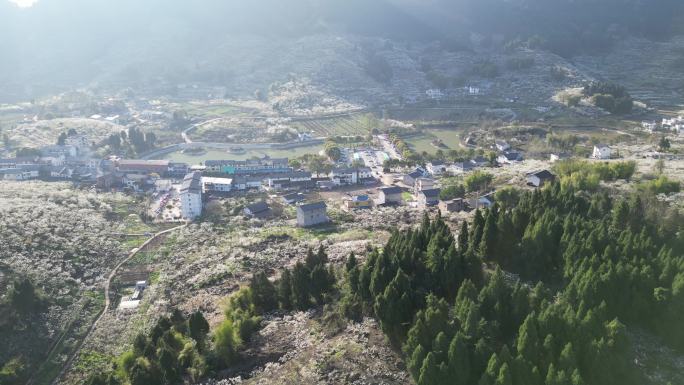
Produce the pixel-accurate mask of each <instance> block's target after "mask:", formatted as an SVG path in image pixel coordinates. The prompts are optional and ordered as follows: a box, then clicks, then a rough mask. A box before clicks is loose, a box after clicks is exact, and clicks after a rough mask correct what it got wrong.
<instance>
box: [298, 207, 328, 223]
mask: <svg viewBox="0 0 684 385" xmlns="http://www.w3.org/2000/svg"><path fill="white" fill-rule="evenodd" d="M327 208H328V207H327V206H326V204H325V202H322V201H321V202H314V203H306V204H303V205H299V206H297V226H299V227H311V226H316V225H320V224H323V223H328V222H329V221H330V219H328V215H327Z"/></svg>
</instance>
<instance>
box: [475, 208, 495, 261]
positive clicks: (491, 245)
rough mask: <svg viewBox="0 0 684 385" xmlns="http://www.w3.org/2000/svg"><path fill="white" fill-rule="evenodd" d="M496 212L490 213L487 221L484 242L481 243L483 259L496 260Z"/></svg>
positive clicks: (483, 235)
mask: <svg viewBox="0 0 684 385" xmlns="http://www.w3.org/2000/svg"><path fill="white" fill-rule="evenodd" d="M493 212H494V211H491V210H490V211H489V213H488V214H487V219H486V220H485V224H484V230H483V231H482V241H481V242H480V248H479V251H480V256H482V258H483V259H490V260H496V257H497V256H498V255H496V244H497V242H498V239H497V228H496V220H497V219H496V216H495V215H494V214H493Z"/></svg>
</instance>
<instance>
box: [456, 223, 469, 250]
mask: <svg viewBox="0 0 684 385" xmlns="http://www.w3.org/2000/svg"><path fill="white" fill-rule="evenodd" d="M466 250H468V222H466V221H463V223H461V231H460V232H459V233H458V251H460V252H461V253H465V251H466Z"/></svg>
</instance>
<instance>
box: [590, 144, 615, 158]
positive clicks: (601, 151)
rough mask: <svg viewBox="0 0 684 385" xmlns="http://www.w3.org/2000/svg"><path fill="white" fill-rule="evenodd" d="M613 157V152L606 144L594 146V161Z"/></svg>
mask: <svg viewBox="0 0 684 385" xmlns="http://www.w3.org/2000/svg"><path fill="white" fill-rule="evenodd" d="M611 155H612V150H611V149H610V147H608V145H605V144H597V145H596V146H594V151H593V152H592V153H591V157H592V158H593V159H610V156H611Z"/></svg>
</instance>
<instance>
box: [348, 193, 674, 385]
mask: <svg viewBox="0 0 684 385" xmlns="http://www.w3.org/2000/svg"><path fill="white" fill-rule="evenodd" d="M644 210H645V208H644V207H643V205H642V202H641V201H640V198H639V197H638V196H636V195H635V196H633V197H632V198H630V199H628V200H622V199H618V200H614V199H611V198H610V197H609V196H608V195H606V194H604V193H596V194H592V195H586V194H578V193H577V192H576V191H574V190H572V189H570V188H567V189H561V188H560V185H559V184H555V185H553V186H552V187H550V188H547V189H545V190H544V191H542V192H539V191H535V192H534V193H525V194H523V195H522V196H521V197H520V199H519V201H516V202H512V203H510V204H509V205H508V206H506V207H504V206H499V205H498V204H497V205H494V206H493V207H492V208H491V209H489V210H486V211H485V212H484V213H481V212H477V213H476V214H475V219H474V222H473V223H472V224H471V225H470V226H468V225H467V224H466V223H464V224H463V227H462V229H461V232H460V235H459V236H458V239H456V238H454V237H453V236H452V235H451V232H450V231H449V229H448V227H447V226H446V224H445V223H444V221H443V220H442V219H441V218H437V219H435V220H432V221H431V220H430V219H429V218H428V217H427V216H426V217H425V219H424V220H423V223H422V224H421V225H420V227H419V228H417V229H415V230H413V231H409V232H406V233H395V234H394V236H393V237H392V238H391V239H390V241H389V242H388V243H387V245H386V246H385V247H384V248H383V249H382V250H376V251H374V252H373V253H371V254H370V256H369V258H368V260H367V262H366V263H365V264H363V265H360V266H359V265H357V264H356V263H354V262H353V261H354V259H353V257H350V261H351V262H350V263H349V264H348V265H347V269H346V270H347V280H346V281H347V289H346V290H347V294H346V296H345V298H344V299H343V304H342V305H343V308H344V309H345V311H346V312H347V314H348V315H350V316H351V317H352V318H355V317H358V316H360V315H361V314H366V315H372V316H374V317H376V318H377V319H378V320H379V321H380V324H381V326H382V329H383V331H384V332H385V333H386V334H387V336H388V337H389V339H390V340H391V341H392V342H393V343H394V344H395V346H397V347H401V349H402V350H403V352H404V354H405V357H406V361H407V366H408V368H409V371H410V372H411V374H412V376H413V377H414V379H415V380H416V382H417V383H418V384H419V385H427V384H453V383H456V384H464V385H465V384H475V383H477V384H480V385H490V384H492V385H493V384H497V385H500V384H501V385H503V384H528V385H529V384H547V385H550V384H554V385H555V384H573V385H577V384H596V385H598V384H642V383H644V378H642V374H641V373H640V371H639V370H638V369H637V367H636V366H635V365H633V361H634V357H633V356H632V354H633V351H632V348H631V346H630V340H629V338H628V335H627V329H628V328H630V327H640V328H644V329H647V330H650V331H651V332H652V333H655V334H658V335H660V336H661V337H663V340H664V341H666V343H668V344H671V345H672V346H674V347H676V348H679V349H681V348H682V347H683V346H684V334H682V332H681V328H679V326H678V325H680V324H681V322H682V317H683V315H682V314H684V313H683V312H682V310H684V309H683V307H682V306H683V305H684V290H683V288H684V261H683V260H682V252H683V250H684V248H683V246H684V239H682V235H681V226H682V222H681V221H679V220H677V219H676V218H669V219H670V220H673V221H672V222H670V221H668V220H667V219H666V218H661V219H660V220H658V221H655V220H647V219H646V218H647V217H648V215H646V214H645V212H644ZM673 215H676V214H673ZM673 224H674V225H673ZM481 262H484V263H485V265H484V266H487V268H485V269H484V270H483V269H482V268H481V266H483V265H481ZM502 269H505V270H506V271H510V272H513V273H517V274H519V276H520V277H521V278H522V279H521V280H519V279H517V278H516V276H514V275H510V274H509V273H507V272H504V270H502Z"/></svg>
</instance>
